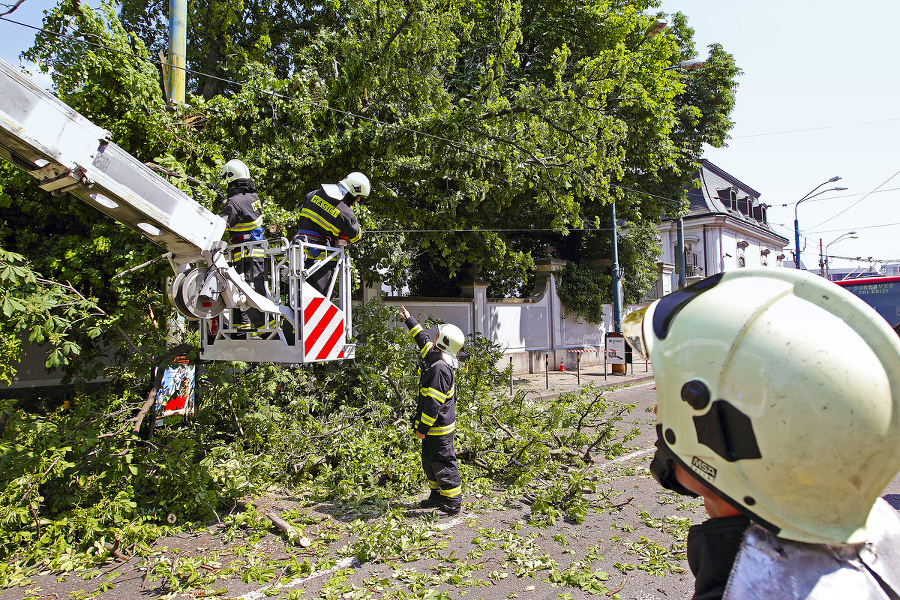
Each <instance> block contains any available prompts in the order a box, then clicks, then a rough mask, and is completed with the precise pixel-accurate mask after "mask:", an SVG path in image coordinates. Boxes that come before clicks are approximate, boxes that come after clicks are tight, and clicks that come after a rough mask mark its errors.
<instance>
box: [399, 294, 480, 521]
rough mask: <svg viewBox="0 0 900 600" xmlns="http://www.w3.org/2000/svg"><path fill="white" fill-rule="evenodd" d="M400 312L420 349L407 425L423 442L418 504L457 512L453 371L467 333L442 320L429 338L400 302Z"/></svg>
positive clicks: (458, 481)
mask: <svg viewBox="0 0 900 600" xmlns="http://www.w3.org/2000/svg"><path fill="white" fill-rule="evenodd" d="M400 314H401V315H402V316H403V320H404V322H405V323H406V326H407V328H409V333H410V336H412V338H413V340H415V342H416V345H417V346H418V347H419V372H420V374H419V395H418V401H417V403H416V414H415V416H414V417H413V421H412V426H413V431H414V432H415V435H416V437H417V438H419V439H420V440H422V469H423V470H424V471H425V478H426V479H427V480H428V487H429V488H430V490H431V492H430V494H429V496H428V498H426V499H425V500H422V502H420V503H419V506H420V507H421V508H436V509H438V510H439V511H441V512H442V513H444V514H447V515H456V514H459V511H460V509H461V508H462V487H461V485H462V481H461V479H460V477H459V465H458V463H457V461H456V451H455V450H454V448H453V438H454V435H453V432H454V431H455V429H456V369H457V368H458V367H459V360H458V358H457V355H458V354H459V351H460V349H462V347H463V344H464V343H465V342H466V337H465V335H463V332H462V331H461V330H460V328H459V327H457V326H456V325H451V324H444V325H440V326H438V330H437V334H436V335H435V336H434V337H433V338H431V339H429V338H428V335H427V334H426V333H425V332H424V330H423V329H422V326H421V325H419V324H418V323H417V322H416V319H415V318H414V317H412V316H411V315H410V314H409V311H408V310H406V307H405V306H401V307H400Z"/></svg>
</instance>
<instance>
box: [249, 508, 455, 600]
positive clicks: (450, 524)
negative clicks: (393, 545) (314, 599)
mask: <svg viewBox="0 0 900 600" xmlns="http://www.w3.org/2000/svg"><path fill="white" fill-rule="evenodd" d="M462 522H463V520H462V518H461V517H455V518H453V519H450V520H449V521H447V522H446V523H438V524H437V529H439V530H441V531H446V530H447V529H452V528H454V527H456V526H457V525H459V524H460V523H462ZM360 566H362V565H361V563H360V562H359V561H358V560H356V559H355V558H353V557H350V558H345V559H343V560H341V561H339V562H338V563H337V564H336V565H334V567H332V568H330V569H325V570H323V571H316V572H315V573H313V574H312V575H307V576H306V577H298V578H297V579H294V580H293V581H289V582H287V583H284V584H281V583H278V584H275V585H273V586H267V587H264V588H262V589H260V590H256V591H253V592H247V593H246V594H244V595H243V596H240V598H238V600H261V599H262V598H267V597H268V596H267V594H266V591H269V590H273V591H274V590H286V589H288V588H292V587H296V586H298V585H300V584H302V583H306V582H307V581H310V580H312V579H316V578H318V577H322V576H324V575H328V574H329V573H334V572H335V571H338V570H340V569H346V568H348V567H353V568H358V567H360Z"/></svg>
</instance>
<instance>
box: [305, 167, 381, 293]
mask: <svg viewBox="0 0 900 600" xmlns="http://www.w3.org/2000/svg"><path fill="white" fill-rule="evenodd" d="M370 190H371V186H370V184H369V178H368V177H366V176H365V175H363V174H362V173H359V172H353V173H350V174H349V175H347V176H346V177H345V178H344V179H342V180H341V181H340V182H339V183H336V184H335V183H323V184H322V187H321V189H318V190H315V191H313V192H310V193H309V194H307V195H306V200H305V201H304V202H303V205H302V206H301V208H300V223H299V229H298V231H297V236H299V237H305V238H306V239H307V240H308V241H309V242H312V243H313V244H322V245H328V246H334V245H335V242H336V240H337V239H339V238H340V239H346V240H347V241H348V242H350V243H351V244H355V243H356V242H358V241H359V238H360V235H361V232H360V228H359V223H358V222H357V220H356V215H355V214H354V213H353V208H351V207H352V206H353V205H354V204H355V203H356V202H357V201H358V200H359V199H360V198H366V197H367V196H368V195H369V191H370ZM319 254H321V251H320V250H316V249H313V250H308V251H307V258H310V259H317V258H318V257H319ZM335 266H336V264H335V263H334V262H333V261H332V262H331V264H330V265H326V266H323V267H322V268H320V269H318V270H317V271H316V272H315V273H313V274H311V275H310V276H309V278H308V279H307V282H308V283H309V284H310V285H312V286H313V287H314V288H315V289H316V290H318V291H319V293H321V294H323V295H324V294H325V292H326V291H327V290H328V284H329V283H330V281H331V275H332V273H333V272H334V269H335Z"/></svg>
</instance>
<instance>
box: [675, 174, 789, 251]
mask: <svg viewBox="0 0 900 600" xmlns="http://www.w3.org/2000/svg"><path fill="white" fill-rule="evenodd" d="M694 186H695V187H691V188H689V189H688V201H689V202H690V207H689V209H688V214H687V215H685V217H684V218H685V219H690V218H692V217H694V218H697V217H705V216H709V215H725V216H728V217H732V218H734V219H736V220H738V221H741V222H743V223H744V224H745V225H749V226H751V227H754V228H761V229H763V230H765V231H766V232H767V233H769V234H770V235H774V236H776V237H779V238H783V239H785V241H787V238H784V236H781V235H779V234H777V233H775V231H774V230H773V229H772V227H771V226H770V225H769V222H768V219H767V215H766V212H767V209H768V205H766V204H763V203H762V202H760V201H759V197H760V193H759V192H757V191H756V190H754V189H753V188H752V187H750V186H749V185H747V184H746V183H744V182H742V181H741V180H740V179H738V178H737V177H734V176H733V175H731V174H729V173H727V172H726V171H724V170H723V169H721V168H720V167H717V166H716V165H714V164H713V163H711V162H709V161H708V160H706V159H705V158H704V159H701V160H700V169H699V170H698V171H697V172H696V173H695V174H694Z"/></svg>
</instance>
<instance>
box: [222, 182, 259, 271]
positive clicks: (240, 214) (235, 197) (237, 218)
mask: <svg viewBox="0 0 900 600" xmlns="http://www.w3.org/2000/svg"><path fill="white" fill-rule="evenodd" d="M227 193H228V198H227V199H226V200H225V205H224V206H223V207H222V211H221V212H220V213H219V216H220V217H222V218H223V219H225V222H226V224H227V228H226V231H227V232H228V235H229V236H230V237H231V243H232V244H242V243H244V242H260V241H262V240H263V239H264V237H263V229H262V224H263V218H262V203H261V202H260V199H259V196H258V195H257V194H256V186H255V185H253V181H251V180H250V179H235V180H234V181H232V182H231V183H229V184H228V190H227ZM263 254H264V252H263V249H262V248H254V249H253V256H254V257H257V256H258V257H262V256H263Z"/></svg>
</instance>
